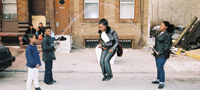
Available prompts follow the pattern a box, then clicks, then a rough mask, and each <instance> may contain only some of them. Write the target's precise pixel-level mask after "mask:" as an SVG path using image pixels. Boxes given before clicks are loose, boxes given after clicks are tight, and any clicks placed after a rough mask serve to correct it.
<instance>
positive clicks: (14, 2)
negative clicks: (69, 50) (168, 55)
mask: <svg viewBox="0 0 200 90" xmlns="http://www.w3.org/2000/svg"><path fill="white" fill-rule="evenodd" d="M1 1H2V2H1V6H2V9H3V12H2V13H3V14H2V20H1V21H2V30H1V33H0V35H1V36H6V35H7V36H9V35H10V36H12V35H11V34H10V33H12V34H13V33H14V34H19V33H23V32H24V31H25V30H26V28H27V26H28V24H30V23H32V24H33V25H34V27H35V28H36V27H37V26H38V24H39V22H43V23H44V25H45V26H50V27H51V28H52V30H53V31H54V32H55V34H56V35H72V39H73V45H74V46H76V47H78V48H85V47H94V46H92V45H93V44H95V43H98V42H99V40H98V39H99V35H98V30H99V29H98V22H99V20H100V19H101V18H106V19H107V20H108V21H109V25H110V26H111V28H112V29H113V30H115V31H116V32H117V33H118V35H119V38H120V42H121V43H123V45H124V46H125V47H128V48H138V45H139V44H138V43H140V44H141V45H145V44H146V38H148V32H149V29H148V27H149V0H1ZM11 26H12V27H11ZM141 32H143V33H142V34H141ZM5 33H6V35H5ZM141 37H142V38H141Z"/></svg>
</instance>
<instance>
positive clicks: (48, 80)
mask: <svg viewBox="0 0 200 90" xmlns="http://www.w3.org/2000/svg"><path fill="white" fill-rule="evenodd" d="M56 47H57V46H56V45H54V44H53V41H52V38H51V29H50V28H46V30H45V35H44V38H43V40H42V60H43V61H44V63H45V74H44V83H45V84H47V85H51V84H53V83H55V82H56V81H55V80H54V79H53V73H52V68H53V60H56V57H55V53H54V52H55V49H56Z"/></svg>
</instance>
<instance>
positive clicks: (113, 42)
mask: <svg viewBox="0 0 200 90" xmlns="http://www.w3.org/2000/svg"><path fill="white" fill-rule="evenodd" d="M98 33H99V35H100V39H101V46H103V47H110V48H111V49H112V50H116V48H117V46H118V44H119V38H118V35H117V32H115V31H114V30H111V28H110V27H109V26H107V27H106V34H107V36H108V37H109V39H110V42H107V43H105V42H104V41H103V40H102V38H101V34H102V31H101V30H99V32H98Z"/></svg>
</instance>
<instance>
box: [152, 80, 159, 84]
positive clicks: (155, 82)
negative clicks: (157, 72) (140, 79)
mask: <svg viewBox="0 0 200 90" xmlns="http://www.w3.org/2000/svg"><path fill="white" fill-rule="evenodd" d="M151 83H152V84H159V81H157V80H156V81H152V82H151Z"/></svg>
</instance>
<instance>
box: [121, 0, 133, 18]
mask: <svg viewBox="0 0 200 90" xmlns="http://www.w3.org/2000/svg"><path fill="white" fill-rule="evenodd" d="M122 4H133V6H134V12H133V17H121V12H120V19H134V18H135V0H133V2H122V0H120V11H121V5H122Z"/></svg>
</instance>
